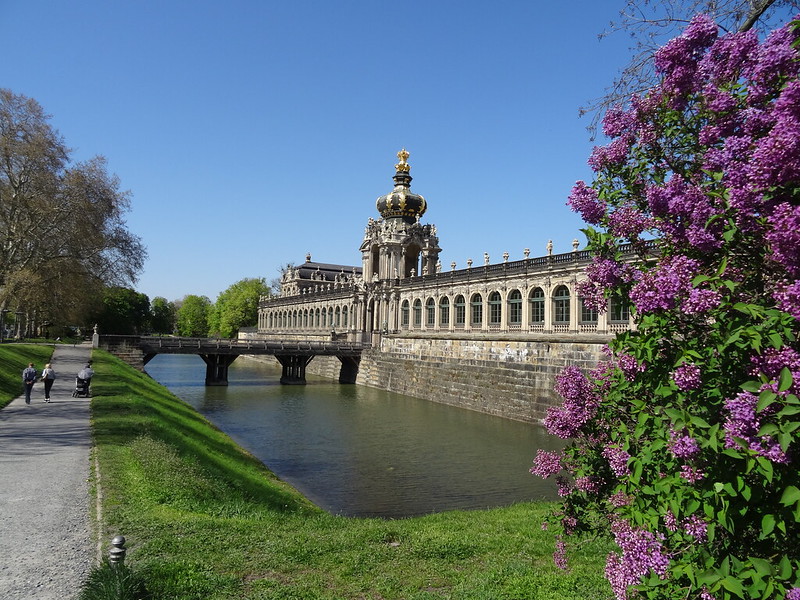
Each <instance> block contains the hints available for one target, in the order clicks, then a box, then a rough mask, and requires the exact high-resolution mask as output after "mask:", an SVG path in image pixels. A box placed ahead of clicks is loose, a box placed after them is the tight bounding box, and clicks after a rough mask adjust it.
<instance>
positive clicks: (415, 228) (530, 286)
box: [258, 150, 630, 346]
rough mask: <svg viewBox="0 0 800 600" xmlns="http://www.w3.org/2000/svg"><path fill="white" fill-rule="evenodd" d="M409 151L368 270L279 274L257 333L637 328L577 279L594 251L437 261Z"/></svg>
mask: <svg viewBox="0 0 800 600" xmlns="http://www.w3.org/2000/svg"><path fill="white" fill-rule="evenodd" d="M408 156H409V154H408V152H406V151H405V150H401V151H400V152H398V154H397V157H398V158H399V162H398V164H397V165H395V168H396V173H395V175H394V177H393V179H394V188H393V189H392V191H391V192H389V193H388V194H385V195H383V196H380V197H379V198H378V200H377V202H376V206H377V210H378V213H379V214H380V218H378V219H377V220H376V219H374V218H372V217H370V218H369V220H368V221H367V225H366V227H365V230H364V238H363V240H362V241H361V245H360V250H361V266H352V265H335V264H328V263H320V262H314V261H312V260H311V255H307V256H306V261H305V262H304V263H303V264H301V265H299V266H297V267H293V268H290V269H287V271H286V272H285V273H284V274H283V277H282V278H281V289H280V295H279V296H277V297H264V298H262V299H261V302H260V304H259V322H258V334H259V335H261V334H263V335H269V336H274V335H280V336H282V337H285V338H293V337H303V338H318V339H320V338H321V339H330V337H331V335H334V336H336V337H338V338H342V339H348V340H352V341H371V342H372V343H373V346H378V344H379V341H380V339H381V336H386V335H389V336H394V335H399V336H402V335H404V334H406V333H408V334H412V333H413V334H425V333H428V334H435V335H436V336H437V337H439V338H441V337H453V338H458V339H461V338H463V337H465V336H466V337H471V336H472V337H474V336H478V335H483V336H486V335H492V334H503V336H504V337H507V336H511V338H513V339H530V336H531V335H534V336H535V337H536V339H541V336H543V335H544V336H547V335H556V336H559V337H563V336H564V335H568V336H577V337H576V339H580V337H582V336H591V337H592V338H593V339H597V336H598V335H599V336H607V337H608V336H610V335H611V334H614V333H616V332H619V331H623V330H625V329H627V328H628V327H629V319H630V314H629V310H628V308H627V305H625V304H622V303H619V302H618V303H613V302H612V304H611V306H610V309H609V311H608V312H607V313H601V314H598V313H597V311H595V310H592V309H590V308H589V307H587V306H585V305H584V304H583V302H582V301H581V299H580V298H578V297H577V293H576V284H577V283H578V281H580V280H581V278H583V277H584V269H585V268H586V266H587V264H588V263H589V261H590V258H591V257H590V255H589V253H588V252H586V251H579V250H578V241H577V240H574V241H573V250H572V252H569V253H565V254H552V242H549V243H548V244H547V254H546V255H544V256H538V257H531V256H530V251H529V250H528V249H525V251H524V257H523V258H522V259H521V260H514V261H510V260H509V256H508V254H504V255H503V261H502V262H499V263H490V257H489V255H488V254H484V256H483V260H481V261H480V263H479V264H473V263H472V261H471V260H470V261H467V268H466V269H458V270H457V269H456V268H455V266H456V265H455V263H452V264H451V265H450V267H449V269H446V268H444V267H443V266H442V264H441V261H440V260H439V253H440V252H441V248H440V247H439V238H438V232H437V228H436V226H435V225H432V224H423V223H422V222H421V221H420V219H421V217H422V216H423V215H424V214H425V211H426V209H427V201H426V200H425V198H423V197H422V196H420V195H419V194H416V193H414V192H412V191H411V180H412V178H411V175H410V173H409V171H410V166H409V164H408V162H407V159H408Z"/></svg>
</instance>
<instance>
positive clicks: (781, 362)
mask: <svg viewBox="0 0 800 600" xmlns="http://www.w3.org/2000/svg"><path fill="white" fill-rule="evenodd" d="M751 362H752V363H753V370H752V371H751V373H752V374H753V375H759V374H760V373H763V374H764V375H766V376H767V378H769V379H772V380H777V379H778V378H779V377H780V374H781V371H782V370H783V368H784V367H786V368H787V369H789V372H790V373H791V374H792V380H793V381H792V386H791V387H790V388H789V389H788V390H787V392H788V393H791V394H797V393H800V352H798V351H797V350H795V349H794V348H790V347H789V346H784V347H783V348H781V349H780V350H776V349H775V348H767V349H765V350H764V352H763V353H762V354H760V355H757V356H754V357H753V358H752V359H751ZM771 389H773V391H775V392H777V391H778V390H777V386H775V385H773V386H771Z"/></svg>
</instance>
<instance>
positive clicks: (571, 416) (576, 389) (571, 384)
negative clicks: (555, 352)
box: [544, 366, 599, 439]
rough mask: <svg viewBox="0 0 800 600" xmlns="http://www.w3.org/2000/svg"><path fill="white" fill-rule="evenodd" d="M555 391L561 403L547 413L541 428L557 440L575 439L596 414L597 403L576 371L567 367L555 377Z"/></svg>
mask: <svg viewBox="0 0 800 600" xmlns="http://www.w3.org/2000/svg"><path fill="white" fill-rule="evenodd" d="M555 391H556V392H557V393H558V394H559V395H560V396H561V397H562V398H564V403H563V404H562V405H561V406H552V407H550V408H548V409H547V416H546V417H545V418H544V426H545V427H546V428H547V431H548V432H549V433H551V434H553V435H557V436H558V437H560V438H564V439H568V438H572V437H575V436H576V435H577V433H578V431H579V430H580V429H581V427H583V426H584V425H585V424H586V423H587V422H588V421H589V420H590V419H591V418H592V417H593V416H594V414H595V412H596V411H597V406H598V403H599V402H598V398H597V396H596V394H595V392H594V388H593V386H592V384H591V382H590V381H589V380H588V379H586V376H585V375H584V374H583V373H582V372H581V370H580V369H579V368H578V367H575V366H568V367H565V368H564V370H563V371H562V372H561V373H559V374H558V375H556V386H555Z"/></svg>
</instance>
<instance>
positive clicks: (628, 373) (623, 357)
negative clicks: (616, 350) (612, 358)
mask: <svg viewBox="0 0 800 600" xmlns="http://www.w3.org/2000/svg"><path fill="white" fill-rule="evenodd" d="M617 365H618V366H619V368H620V370H621V371H622V374H623V375H624V376H625V379H627V380H628V381H633V380H634V379H636V376H637V375H638V374H639V373H644V372H645V369H646V368H647V366H646V365H645V364H644V363H639V361H637V360H636V359H635V358H634V357H633V356H631V355H629V354H620V355H619V356H617Z"/></svg>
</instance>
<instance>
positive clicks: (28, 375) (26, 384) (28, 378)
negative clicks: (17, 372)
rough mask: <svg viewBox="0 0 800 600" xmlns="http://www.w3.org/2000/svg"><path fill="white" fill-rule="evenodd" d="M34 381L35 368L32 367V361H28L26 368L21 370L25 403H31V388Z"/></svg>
mask: <svg viewBox="0 0 800 600" xmlns="http://www.w3.org/2000/svg"><path fill="white" fill-rule="evenodd" d="M34 383H36V369H34V368H33V363H28V368H27V369H25V370H24V371H22V387H23V388H24V390H25V404H30V403H31V390H32V389H33V384H34Z"/></svg>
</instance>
